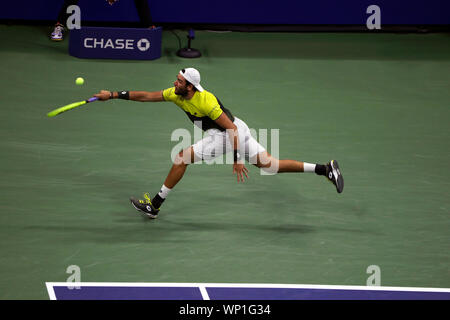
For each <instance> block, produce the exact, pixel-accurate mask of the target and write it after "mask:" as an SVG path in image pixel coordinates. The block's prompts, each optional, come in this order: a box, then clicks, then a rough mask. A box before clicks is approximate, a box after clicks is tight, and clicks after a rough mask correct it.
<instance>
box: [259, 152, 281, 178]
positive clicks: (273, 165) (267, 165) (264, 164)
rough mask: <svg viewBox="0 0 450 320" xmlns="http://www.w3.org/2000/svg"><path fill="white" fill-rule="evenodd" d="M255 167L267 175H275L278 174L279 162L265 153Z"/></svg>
mask: <svg viewBox="0 0 450 320" xmlns="http://www.w3.org/2000/svg"><path fill="white" fill-rule="evenodd" d="M255 165H256V166H257V167H258V168H260V169H262V170H263V171H265V172H267V173H271V174H274V173H277V172H278V168H279V160H278V159H276V158H274V157H272V156H271V155H270V154H269V153H263V154H260V155H258V158H257V162H256V164H255Z"/></svg>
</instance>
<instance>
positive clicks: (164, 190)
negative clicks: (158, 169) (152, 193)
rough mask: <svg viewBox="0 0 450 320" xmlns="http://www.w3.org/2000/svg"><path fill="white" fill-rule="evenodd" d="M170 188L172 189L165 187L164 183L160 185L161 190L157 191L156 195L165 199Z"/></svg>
mask: <svg viewBox="0 0 450 320" xmlns="http://www.w3.org/2000/svg"><path fill="white" fill-rule="evenodd" d="M171 190H172V189H169V188H167V187H166V186H165V185H162V187H161V190H160V191H159V192H158V195H159V196H160V197H161V198H163V199H165V198H167V196H168V195H169V192H170V191H171Z"/></svg>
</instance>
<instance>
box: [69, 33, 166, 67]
mask: <svg viewBox="0 0 450 320" xmlns="http://www.w3.org/2000/svg"><path fill="white" fill-rule="evenodd" d="M161 39H162V28H161V27H157V28H155V29H144V28H141V29H138V28H136V29H134V28H97V27H82V28H81V29H74V30H71V31H70V39H69V54H70V55H72V56H75V57H78V58H89V59H127V60H153V59H158V58H160V57H161Z"/></svg>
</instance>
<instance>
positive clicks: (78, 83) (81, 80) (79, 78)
mask: <svg viewBox="0 0 450 320" xmlns="http://www.w3.org/2000/svg"><path fill="white" fill-rule="evenodd" d="M75 83H76V84H77V85H79V86H81V85H83V83H84V79H83V78H81V77H78V78H77V79H76V80H75Z"/></svg>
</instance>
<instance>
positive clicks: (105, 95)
mask: <svg viewBox="0 0 450 320" xmlns="http://www.w3.org/2000/svg"><path fill="white" fill-rule="evenodd" d="M94 97H97V98H98V99H99V100H101V101H106V100H109V98H110V97H111V91H108V90H100V93H97V94H94Z"/></svg>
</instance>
